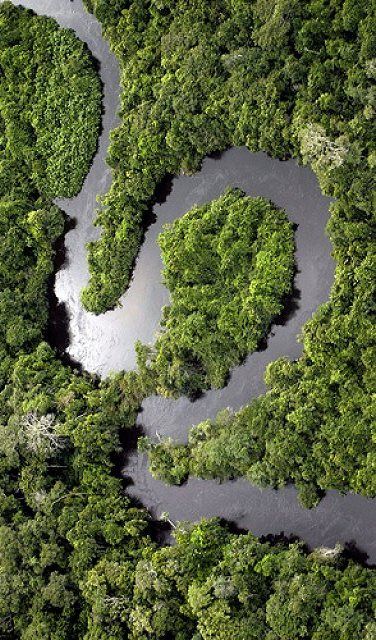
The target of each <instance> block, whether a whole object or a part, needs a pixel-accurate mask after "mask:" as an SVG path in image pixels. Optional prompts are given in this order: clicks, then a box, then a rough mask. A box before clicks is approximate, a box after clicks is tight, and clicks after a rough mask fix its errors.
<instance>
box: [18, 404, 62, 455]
mask: <svg viewBox="0 0 376 640" xmlns="http://www.w3.org/2000/svg"><path fill="white" fill-rule="evenodd" d="M21 426H22V429H23V433H24V436H25V441H26V447H27V449H28V450H29V451H31V452H32V453H40V452H45V453H46V454H51V453H53V452H56V451H58V450H59V449H63V448H64V446H65V442H64V439H63V438H62V437H61V436H59V435H58V434H57V433H56V427H57V424H56V423H55V416H54V415H53V414H52V413H47V414H46V415H44V416H38V415H37V414H36V413H35V412H34V411H33V412H30V413H27V414H26V415H25V416H23V418H22V420H21Z"/></svg>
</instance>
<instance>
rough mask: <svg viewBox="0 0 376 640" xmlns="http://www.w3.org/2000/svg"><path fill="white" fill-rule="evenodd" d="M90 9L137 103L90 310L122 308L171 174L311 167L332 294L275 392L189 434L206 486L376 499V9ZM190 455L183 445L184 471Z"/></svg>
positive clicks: (119, 142) (104, 216) (120, 156)
mask: <svg viewBox="0 0 376 640" xmlns="http://www.w3.org/2000/svg"><path fill="white" fill-rule="evenodd" d="M92 5H93V9H94V10H95V9H96V7H97V5H98V12H99V10H100V11H101V14H100V15H103V13H105V14H106V19H107V22H106V28H107V34H108V37H109V38H110V40H111V42H112V45H113V47H114V50H115V51H116V52H117V54H118V55H119V57H120V60H121V61H122V65H123V86H124V94H123V109H122V116H123V124H122V126H121V127H120V128H119V129H118V130H117V132H116V134H115V135H114V138H113V145H112V150H111V159H110V161H111V165H112V166H113V168H114V175H115V181H114V184H113V187H112V189H111V191H110V194H109V195H108V201H107V202H108V204H109V206H108V207H107V208H105V209H103V210H102V211H101V212H100V214H99V221H100V223H101V224H102V225H103V226H104V229H105V232H104V235H103V237H102V239H101V240H100V241H99V243H97V244H95V245H94V246H92V248H91V254H90V255H91V257H90V261H91V271H92V280H91V284H90V286H89V289H87V291H86V293H85V296H87V297H86V298H85V299H86V300H87V301H88V300H89V298H90V302H89V307H90V308H92V309H94V310H96V311H98V310H103V308H105V307H106V305H107V304H108V303H109V302H110V304H111V305H112V304H115V302H116V300H117V298H118V296H119V294H120V293H121V292H122V290H123V289H124V287H125V286H126V284H127V282H128V275H127V273H126V270H124V265H125V266H126V267H127V268H128V265H130V264H131V262H132V260H133V257H134V253H133V251H134V248H135V247H136V246H137V243H138V241H139V238H140V227H139V221H140V217H141V215H142V210H143V209H144V208H145V206H146V203H147V202H149V201H150V198H151V195H152V193H153V190H154V188H155V185H156V183H157V182H158V180H159V179H160V178H161V177H162V176H163V175H165V173H168V172H176V173H177V172H179V171H180V170H183V171H194V170H195V169H196V168H197V166H198V165H199V162H200V160H201V159H202V157H203V156H204V155H205V154H206V153H208V152H211V151H213V150H215V149H223V148H224V147H226V146H228V145H231V144H246V145H247V146H248V147H249V148H250V149H251V150H259V149H262V150H264V151H268V152H269V153H271V154H272V155H274V156H278V157H282V156H286V155H288V154H292V155H293V156H295V157H298V158H300V159H301V160H302V161H303V162H304V163H306V164H309V165H310V166H311V167H312V168H313V170H314V171H315V172H316V174H317V176H318V179H319V181H320V185H321V187H322V189H323V191H324V192H325V193H327V194H328V195H332V196H334V197H335V198H336V202H335V203H334V204H333V205H332V206H331V219H330V222H329V225H328V232H329V235H330V238H331V240H332V243H333V247H334V256H335V259H336V261H337V269H336V275H335V282H334V286H333V289H332V293H331V297H330V300H329V302H328V303H327V304H325V305H324V306H323V307H322V308H321V309H320V310H319V311H318V312H317V313H316V314H315V315H314V317H313V319H312V320H311V321H310V322H309V323H308V325H307V326H306V327H305V329H304V332H303V344H304V352H303V357H302V358H301V359H300V360H299V362H296V363H291V364H285V363H284V362H283V363H282V365H281V366H279V365H276V366H275V367H272V371H274V372H275V371H277V369H278V376H277V378H276V377H275V375H274V374H273V375H270V376H269V383H270V392H269V393H268V394H267V395H266V396H265V398H263V399H261V400H257V401H256V402H255V403H253V404H252V405H251V407H250V408H249V409H247V410H244V411H242V412H241V413H240V414H239V415H238V416H235V417H234V419H230V420H229V421H228V422H227V423H226V424H227V426H226V427H217V426H213V425H212V426H211V427H210V429H209V428H208V429H205V430H207V431H208V433H207V434H206V435H205V437H204V438H203V441H202V442H200V443H196V441H195V438H194V436H192V441H191V444H190V445H189V449H187V450H186V457H187V456H191V458H192V459H191V462H190V468H191V471H192V472H194V473H196V474H199V475H202V476H203V477H214V476H216V475H219V476H220V477H229V476H237V475H247V477H249V479H250V480H251V481H252V482H258V483H261V484H272V485H274V486H280V485H282V484H285V483H286V482H288V481H291V480H292V481H294V482H296V483H297V484H298V485H299V487H300V488H301V494H302V498H303V499H304V502H305V503H306V504H313V502H314V501H315V500H317V496H318V495H319V493H320V492H321V490H324V489H328V488H336V489H339V490H341V491H349V490H351V491H356V492H360V493H363V494H365V495H369V496H373V495H375V494H376V485H375V478H376V475H375V459H376V451H375V432H374V429H375V410H374V406H373V404H372V394H373V393H374V391H375V376H374V373H373V371H374V370H375V368H376V356H375V353H376V352H375V338H374V324H375V320H374V318H375V303H374V300H375V289H374V287H375V251H374V239H375V206H374V191H375V186H376V185H375V166H376V160H375V157H376V156H375V154H376V147H375V117H374V114H375V99H374V91H375V73H376V71H375V68H376V67H375V58H376V40H375V36H374V29H373V24H374V22H375V3H374V2H373V1H372V2H359V3H356V2H353V1H352V0H348V1H346V2H340V1H339V0H338V1H336V0H334V1H333V2H329V1H328V0H312V1H310V0H307V1H305V2H291V1H287V0H273V1H271V2H269V1H267V0H257V1H256V2H253V3H249V2H243V1H242V0H239V1H238V2H234V1H230V0H227V1H226V0H221V2H210V1H209V2H205V3H203V2H190V3H186V2H183V1H181V2H179V1H176V2H172V3H164V2H146V1H145V2H140V3H129V2H119V3H113V5H112V8H111V12H110V11H108V12H106V11H105V5H104V4H103V3H96V2H93V3H92ZM130 141H131V142H130ZM130 192H132V198H133V200H132V203H133V204H132V205H129V207H128V205H127V207H125V206H123V200H122V198H125V194H126V193H127V194H128V195H127V200H126V201H127V203H130V202H131V197H130V196H129V194H130ZM124 202H125V200H124ZM132 208H133V212H134V213H133V214H132ZM121 212H123V213H121ZM124 212H125V214H124ZM134 214H135V215H134ZM126 251H129V253H128V254H127V256H125V252H126ZM121 252H123V253H122V254H121V255H120V253H121ZM125 258H126V259H125ZM120 271H121V272H120ZM222 348H224V346H223V347H222ZM190 365H191V366H190V369H189V371H188V374H189V375H188V377H189V376H191V374H192V370H193V371H194V373H195V375H196V374H197V370H196V367H197V361H196V360H194V361H193V362H191V363H190ZM164 374H165V376H167V375H169V368H168V367H167V366H166V371H165V372H164ZM198 374H199V375H198V379H196V380H195V381H194V386H196V387H199V386H200V384H202V379H203V377H204V376H205V372H204V370H203V371H198ZM183 382H184V380H183V381H181V380H179V385H180V389H184V384H183ZM179 385H178V386H179ZM164 386H167V385H166V384H165V383H164ZM188 390H189V389H188ZM238 425H241V429H240V428H238ZM200 430H201V427H198V431H200ZM227 435H228V436H229V438H227ZM222 442H226V445H227V446H226V447H223V446H221V443H222ZM162 446H163V445H162ZM171 446H172V445H171V443H169V444H168V449H169V453H170V455H171ZM157 450H158V451H161V445H157V449H156V450H155V453H156V451H157ZM200 451H202V455H201V453H200ZM153 455H154V454H153ZM182 456H183V451H182V450H181V449H179V465H181V463H182ZM211 461H212V462H211ZM186 464H187V461H185V463H184V465H183V466H186ZM153 465H154V469H157V467H158V463H157V461H156V457H155V456H154V457H153ZM169 475H170V478H171V477H172V476H174V472H173V471H171V472H170V473H169ZM177 477H179V478H180V477H181V474H180V473H178V474H177Z"/></svg>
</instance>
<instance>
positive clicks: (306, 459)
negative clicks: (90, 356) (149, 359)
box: [0, 0, 376, 640]
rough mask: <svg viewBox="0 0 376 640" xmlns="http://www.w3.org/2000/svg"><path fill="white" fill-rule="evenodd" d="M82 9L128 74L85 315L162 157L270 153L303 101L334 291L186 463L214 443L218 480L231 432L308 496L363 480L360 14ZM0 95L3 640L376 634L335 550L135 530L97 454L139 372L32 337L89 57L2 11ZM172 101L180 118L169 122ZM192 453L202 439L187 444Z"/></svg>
mask: <svg viewBox="0 0 376 640" xmlns="http://www.w3.org/2000/svg"><path fill="white" fill-rule="evenodd" d="M90 4H91V8H92V9H93V10H94V9H95V10H96V12H97V15H98V17H99V18H100V19H101V20H102V22H103V24H104V27H105V30H106V33H107V35H108V36H109V37H110V38H111V41H112V43H113V47H114V49H115V50H116V53H117V55H118V56H119V58H121V59H122V61H123V66H124V76H123V84H124V88H125V92H124V96H123V119H124V122H123V125H122V127H121V128H120V129H119V130H118V131H117V132H116V133H115V134H114V137H113V147H112V155H111V162H112V164H113V165H114V167H115V180H114V184H113V187H112V190H111V192H110V194H109V196H108V199H107V207H105V208H104V209H103V210H102V212H101V214H100V215H101V216H102V220H103V222H106V224H105V225H104V226H105V234H104V236H103V239H102V240H101V241H100V244H99V245H97V247H102V249H103V255H101V254H100V253H99V252H98V249H95V250H94V249H92V258H91V260H92V261H93V256H94V255H95V256H96V258H95V259H96V260H97V263H96V268H97V269H98V274H99V272H100V270H101V269H102V267H103V264H102V262H101V261H102V258H103V263H106V262H107V260H108V258H109V256H112V253H111V252H112V248H113V251H114V254H113V256H114V259H113V262H111V269H110V272H111V277H113V276H114V274H115V275H116V273H117V271H119V272H121V276H122V278H120V279H119V286H118V285H117V284H116V286H115V285H113V287H114V288H112V289H111V290H110V289H109V287H108V286H104V296H103V297H101V298H100V299H99V298H98V301H97V302H96V303H95V304H97V309H99V308H100V307H101V306H103V303H104V302H105V303H106V304H108V303H111V304H113V303H114V302H115V301H116V296H117V295H118V292H120V290H121V288H122V287H123V285H124V284H125V283H126V280H127V277H128V272H127V269H128V267H129V265H130V262H129V261H128V258H129V257H130V256H131V255H134V253H135V251H136V249H137V246H138V242H139V239H140V237H141V234H140V226H139V223H140V221H141V217H142V212H143V210H144V207H145V206H146V202H147V201H148V199H149V198H150V197H151V194H152V191H153V189H154V185H155V182H156V181H158V180H159V178H160V177H161V176H162V175H164V173H165V171H167V170H170V171H175V170H176V168H178V167H180V166H183V167H184V168H186V169H189V170H191V169H193V168H194V167H195V166H196V165H197V163H198V162H199V159H200V157H201V156H202V155H203V154H204V153H205V152H206V151H207V150H208V149H209V148H218V147H220V146H222V145H225V144H228V143H229V141H230V140H232V141H233V142H236V143H240V142H241V141H242V140H243V141H244V140H246V142H247V144H249V146H250V147H251V148H269V150H271V151H272V152H273V153H279V154H281V155H282V154H284V153H285V152H287V151H288V150H289V149H290V146H289V145H290V137H291V132H292V131H295V129H293V128H291V127H293V124H294V123H295V124H296V123H297V122H298V115H299V118H300V121H299V122H300V124H299V127H298V128H296V132H297V133H296V136H295V134H294V135H293V137H292V138H291V139H292V140H293V141H292V142H291V145H295V144H296V145H297V144H299V145H300V144H301V145H302V146H301V148H302V154H303V157H304V158H307V159H309V161H310V162H312V163H313V165H314V167H315V168H316V169H317V171H318V172H319V173H320V177H321V179H322V180H323V182H325V184H327V185H328V188H329V186H330V185H331V188H332V189H333V191H334V192H335V193H336V195H337V198H338V199H337V203H336V205H335V206H334V207H333V216H332V221H331V226H330V233H331V236H332V238H333V240H334V242H335V251H336V257H337V260H338V263H339V266H338V270H337V276H336V282H335V287H334V291H333V295H332V299H331V300H330V301H329V303H328V304H327V305H325V306H324V307H323V308H322V309H321V310H320V312H319V313H318V314H316V317H315V318H314V320H313V321H312V322H311V323H310V324H309V325H308V327H307V329H306V332H305V352H304V356H303V358H302V360H301V361H299V362H298V363H287V362H284V361H280V362H278V363H276V364H274V365H272V367H271V368H270V371H269V374H268V376H269V378H268V381H269V384H270V386H271V391H270V392H269V393H268V394H267V396H265V398H261V399H259V400H258V401H256V403H254V404H252V405H251V407H249V408H247V409H245V410H244V412H243V413H240V414H239V415H238V416H235V417H234V418H232V417H228V416H222V417H220V418H219V419H218V420H217V421H216V422H215V423H213V424H211V423H207V434H208V437H206V435H205V434H204V429H203V427H201V428H202V430H203V435H202V437H201V442H202V446H203V448H205V446H207V454H206V453H205V452H204V451H203V453H204V455H207V463H208V466H210V465H212V467H213V464H214V463H213V453H214V451H215V447H216V446H218V445H220V441H221V438H222V437H225V438H226V447H225V448H226V449H227V451H226V452H225V453H226V455H227V456H228V463H227V467H226V474H227V475H231V473H232V471H231V469H232V468H234V466H235V463H234V458H235V456H238V457H239V440H238V438H239V437H240V436H243V437H244V442H245V447H244V450H245V454H244V455H245V457H246V455H249V456H251V457H252V456H254V459H255V460H256V462H255V464H254V466H253V469H254V472H255V470H257V468H258V469H259V470H260V473H259V477H258V478H255V479H256V480H257V481H263V482H270V481H272V482H274V479H273V478H274V476H273V473H275V475H276V477H277V478H278V482H281V483H282V482H284V481H286V479H291V478H293V479H296V480H297V481H299V482H300V483H301V484H302V486H304V488H305V490H306V491H311V489H312V491H316V489H317V487H318V486H322V487H323V488H326V487H330V486H338V488H340V489H341V490H344V489H347V488H349V487H350V488H355V489H357V490H359V491H361V492H363V493H365V494H371V493H372V492H374V485H373V484H372V483H374V475H372V460H373V458H372V456H373V451H372V448H371V440H370V432H371V428H370V425H371V417H372V416H371V411H372V409H371V405H370V402H369V401H368V399H367V400H366V393H368V392H369V391H370V390H371V389H372V378H371V371H372V364H373V360H372V350H371V348H372V347H371V341H370V338H369V335H370V333H371V331H370V327H371V310H372V307H371V305H372V297H371V296H372V286H373V285H374V278H372V269H373V268H374V262H373V261H372V256H371V254H369V255H368V256H367V251H368V249H369V246H370V239H371V234H370V217H371V206H370V204H371V203H370V196H371V186H372V182H371V179H372V178H371V168H372V162H373V160H372V158H373V157H374V156H372V149H371V145H372V140H373V138H372V135H371V134H372V131H371V126H373V125H372V120H371V118H370V114H371V110H372V103H371V100H372V95H371V73H373V70H374V66H372V59H373V57H374V55H375V54H374V51H373V49H372V47H373V44H372V31H371V25H372V22H371V17H368V18H367V17H366V12H367V10H368V7H365V8H363V7H362V6H359V3H355V2H352V1H349V0H347V1H346V2H345V3H344V4H343V6H342V3H339V4H336V3H335V2H331V3H329V2H323V1H322V2H321V1H318V0H315V2H306V3H298V2H297V3H291V2H288V3H284V2H280V1H279V2H276V3H274V4H273V3H270V2H265V3H263V2H257V3H256V4H254V5H253V4H251V3H248V2H245V1H243V0H237V1H235V0H233V1H232V2H230V1H227V2H224V1H223V2H222V1H221V2H213V3H211V2H205V3H202V2H201V3H199V2H197V3H196V2H192V3H191V2H190V3H183V2H181V3H174V2H170V1H169V2H164V0H150V1H149V0H140V1H137V2H132V3H129V2H128V0H97V1H96V2H95V3H94V4H95V6H94V5H93V4H92V3H91V1H90ZM25 43H26V44H25ZM161 43H162V48H161ZM161 51H162V53H163V55H162V58H161ZM291 51H293V52H294V51H297V52H298V54H296V55H294V53H291ZM218 56H219V57H218ZM161 60H162V63H161ZM165 67H166V69H167V72H166V73H164V72H163V73H162V69H164V68H165ZM223 69H226V71H223ZM205 70H206V71H205ZM307 73H308V74H309V78H307ZM223 74H225V75H226V78H227V80H226V82H228V87H227V89H228V91H227V89H226V90H225V88H224V86H223V83H222V84H221V82H220V80H221V77H222V75H223ZM294 87H296V88H294ZM321 87H325V92H324V93H323V91H324V89H323V90H321ZM297 93H299V96H298V97H299V100H297V99H296V94H297ZM163 101H164V104H165V106H163ZM0 104H1V110H0V111H1V116H0V233H1V240H0V289H1V290H0V317H1V321H2V322H1V334H0V335H1V337H0V340H1V354H0V357H1V380H0V423H1V429H0V635H1V637H2V638H4V639H9V640H18V639H19V640H35V639H37V640H109V639H111V640H122V639H123V638H130V639H131V640H143V639H145V640H146V639H147V638H149V639H151V640H153V639H155V640H162V639H166V640H167V638H169V637H170V638H171V637H173V638H176V639H177V640H185V639H186V640H193V638H194V639H195V640H196V639H197V640H211V639H214V638H215V639H219V640H220V639H221V638H223V639H225V638H226V640H227V638H230V637H231V638H234V640H242V639H244V638H250V639H251V638H260V637H265V638H267V639H268V640H308V639H310V640H316V639H318V638H325V640H354V638H357V639H358V638H359V640H373V637H374V636H375V633H376V629H375V622H374V620H375V617H374V601H375V598H376V593H375V592H376V584H375V572H374V571H372V570H370V569H365V568H362V567H361V566H360V565H358V564H355V563H354V562H352V561H349V560H348V559H347V557H346V554H342V555H341V554H336V553H332V552H329V551H325V550H324V551H323V550H322V551H316V552H314V553H312V554H307V553H306V551H305V550H304V549H303V548H302V547H301V546H299V545H296V544H293V545H286V544H284V543H281V542H279V543H277V544H270V543H268V542H266V541H257V540H256V539H255V538H254V537H253V536H252V535H251V534H248V535H234V534H232V533H230V532H229V531H228V530H227V529H226V528H225V527H223V526H220V525H219V524H218V522H216V521H208V522H207V521H203V522H202V523H200V524H197V525H194V526H184V525H180V526H179V527H178V528H177V531H176V540H177V542H176V545H175V546H172V547H166V548H162V549H161V548H157V547H156V545H155V543H154V542H152V540H151V538H150V533H151V523H150V517H149V516H148V514H147V513H146V512H145V511H144V510H141V509H139V508H136V507H135V506H134V505H132V504H131V502H130V501H129V499H128V498H127V497H126V496H125V495H124V491H123V488H122V483H121V480H120V479H119V478H118V477H116V475H115V473H114V461H115V459H116V453H117V451H118V449H119V435H118V434H119V429H120V428H125V427H128V426H132V425H133V424H134V422H135V417H136V413H137V411H138V408H139V405H140V403H141V401H142V399H143V398H144V397H145V396H147V395H148V394H150V393H151V392H152V390H153V385H154V379H153V376H152V375H150V372H149V371H148V370H147V369H146V368H143V367H141V369H140V371H139V372H138V373H136V372H132V373H129V374H126V375H118V376H116V377H114V378H111V379H108V380H105V381H102V382H99V381H98V380H97V379H95V378H93V377H92V376H89V375H88V374H84V375H79V374H78V373H76V372H74V371H72V370H71V369H69V368H68V367H65V366H63V365H62V364H61V363H60V362H59V360H58V359H57V358H56V355H55V354H54V352H53V351H52V349H51V348H50V347H49V346H48V345H46V344H45V343H44V342H43V332H44V329H45V324H46V319H47V300H46V283H47V279H48V277H49V275H50V274H51V272H52V268H53V265H52V261H53V243H54V241H55V239H56V238H57V237H58V236H59V234H61V232H62V229H63V215H62V213H61V212H60V211H59V209H58V208H57V207H56V206H55V205H53V204H52V198H53V197H55V196H57V195H65V196H68V195H72V194H73V193H76V192H77V191H78V189H79V188H80V185H81V184H82V181H83V179H84V176H85V174H86V172H87V170H88V167H89V164H90V160H91V156H92V153H93V151H94V149H95V144H96V138H97V134H98V128H99V121H100V84H99V80H98V77H97V74H96V72H95V70H94V68H93V65H92V62H91V60H90V56H89V54H88V52H87V50H86V48H85V47H84V46H83V45H82V44H81V43H79V42H78V41H77V39H76V38H75V37H74V35H73V34H72V33H71V32H67V31H65V30H62V29H59V28H58V27H57V25H56V23H55V22H54V21H52V20H49V19H46V18H41V17H37V16H35V15H34V14H32V13H31V12H29V11H26V10H24V9H20V8H15V7H13V6H12V5H11V4H10V3H8V2H5V3H3V4H1V6H0ZM294 104H295V105H297V106H296V109H297V111H296V112H294V113H293V111H292V108H293V105H294ZM172 109H173V113H174V114H179V116H176V118H171V113H172V111H171V110H172ZM151 112H152V114H151ZM338 114H339V115H338ZM151 115H152V117H151ZM305 122H308V123H310V122H311V124H309V126H308V125H307V126H306V127H305ZM349 123H350V124H349ZM219 125H220V126H219ZM224 131H225V133H224ZM231 131H232V133H231ZM302 132H303V133H302ZM304 132H305V133H304ZM235 134H236V135H235ZM232 135H233V136H234V137H233V138H231V136H232ZM236 136H237V137H236ZM294 136H295V137H294ZM299 136H300V137H299ZM341 136H342V138H341ZM343 136H346V139H344V138H343ZM297 140H300V141H299V143H298V142H297ZM170 148H171V149H172V150H173V151H172V152H171V155H169V154H170V151H169V149H170ZM292 148H293V150H294V149H295V151H296V153H297V152H298V151H297V147H296V148H295V147H292ZM299 148H300V147H299ZM132 154H133V155H132ZM171 157H172V159H173V160H171ZM153 165H154V166H153ZM122 198H123V199H122ZM125 205H126V206H125ZM113 235H115V238H114V237H113ZM106 243H107V244H106ZM122 252H123V253H122ZM132 252H133V254H132ZM99 258H100V259H99ZM123 258H124V261H123V263H122V260H123ZM93 264H94V263H93V262H92V264H91V267H92V269H93ZM124 269H125V270H124ZM103 273H104V274H105V272H103ZM124 274H125V275H124ZM108 275H109V272H107V275H106V274H105V275H104V280H103V283H105V282H106V277H108ZM93 282H94V281H93ZM115 282H116V278H115V277H113V283H115ZM107 285H108V282H107ZM95 286H96V285H93V284H92V285H91V289H90V290H89V291H90V292H91V293H90V295H94V292H95ZM93 305H94V298H93ZM237 420H239V421H240V420H243V423H239V424H240V425H241V429H240V431H241V433H239V431H238V429H237V428H236V426H237V422H236V421H237ZM250 425H251V426H250ZM243 427H244V428H243ZM249 429H253V431H254V434H255V435H254V436H252V439H250V438H249ZM257 429H259V431H258V432H257ZM210 432H211V434H212V435H213V437H211V435H210ZM193 437H194V435H192V438H193ZM197 444H198V434H197V432H196V442H195V443H193V441H192V440H191V441H190V449H189V453H191V452H192V455H193V454H194V455H196V453H194V451H195V450H196V451H198V446H197ZM171 450H173V453H172V454H171V457H172V458H173V464H172V465H171V468H170V470H171V473H172V474H173V472H174V469H175V467H177V476H179V477H184V475H186V473H187V469H189V468H190V465H191V460H190V456H188V457H187V455H186V454H187V451H188V450H187V449H186V448H185V447H183V446H181V448H180V449H179V451H178V452H177V451H176V448H175V449H174V445H171ZM218 451H219V452H220V454H221V455H222V456H223V455H225V454H224V452H223V451H222V450H221V449H220V447H219V448H218ZM241 453H242V454H243V453H244V452H243V449H241ZM232 454H234V455H232ZM367 455H368V457H367ZM222 459H223V458H222ZM252 459H253V458H252ZM200 464H201V466H202V465H203V462H202V461H201V462H200V461H199V456H197V465H198V466H199V465H200ZM303 464H304V465H305V466H304V474H303V471H302V473H301V475H300V476H299V473H300V470H301V469H303V466H302V465H303ZM268 465H269V466H268ZM245 467H246V464H244V468H245ZM194 472H196V471H195V470H194ZM241 472H242V473H243V470H242V471H241ZM211 473H212V471H211V470H210V471H209V472H208V475H210V474H211ZM216 473H217V471H216Z"/></svg>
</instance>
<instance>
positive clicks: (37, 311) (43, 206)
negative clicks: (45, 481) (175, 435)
mask: <svg viewBox="0 0 376 640" xmlns="http://www.w3.org/2000/svg"><path fill="white" fill-rule="evenodd" d="M100 103H101V86H100V81H99V78H98V76H97V74H96V72H95V69H94V67H93V64H92V61H91V59H90V57H89V54H88V52H87V51H86V49H85V47H84V45H83V44H82V43H81V42H79V41H78V40H77V38H76V37H75V36H74V34H73V32H71V31H67V30H63V29H59V28H58V26H57V24H56V23H55V21H54V20H50V19H48V18H44V17H43V18H42V17H38V16H35V15H33V14H31V12H29V11H26V10H22V9H18V8H15V7H14V6H13V5H12V4H10V3H8V2H5V3H3V4H2V5H1V7H0V234H1V243H0V289H1V296H0V320H1V329H0V361H1V364H0V386H1V387H2V386H3V385H4V384H5V383H6V381H7V378H8V376H9V375H10V373H11V369H12V363H13V362H14V360H15V358H16V357H17V355H18V354H20V353H22V352H27V351H29V350H30V349H31V348H33V347H34V346H36V345H37V344H38V342H39V341H40V340H41V338H42V335H43V331H44V328H45V325H46V322H47V307H48V304H47V299H46V287H47V281H48V277H49V276H50V274H51V273H52V269H53V244H54V241H55V240H56V239H57V237H58V236H59V235H61V233H62V232H63V227H64V219H63V214H62V212H61V211H60V210H59V209H58V208H57V207H56V206H55V205H53V203H52V201H51V198H52V197H56V196H71V195H74V194H76V193H77V192H78V191H79V190H80V188H81V185H82V182H83V179H84V177H85V175H86V173H87V171H88V168H89V166H90V162H91V158H92V156H93V153H94V151H95V148H96V142H97V136H98V131H99V125H100Z"/></svg>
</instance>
